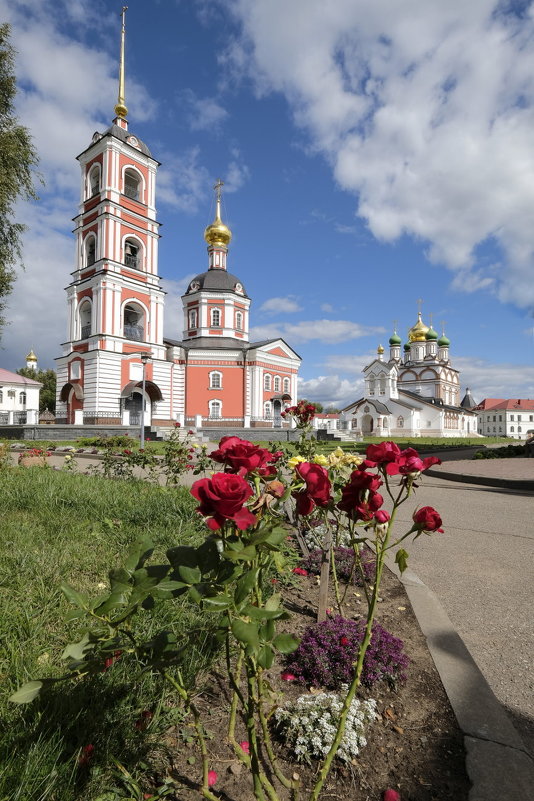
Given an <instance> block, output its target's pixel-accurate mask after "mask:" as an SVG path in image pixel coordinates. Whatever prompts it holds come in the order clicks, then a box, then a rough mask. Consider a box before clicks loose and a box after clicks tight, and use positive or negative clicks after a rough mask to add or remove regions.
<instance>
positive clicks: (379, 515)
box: [375, 509, 391, 523]
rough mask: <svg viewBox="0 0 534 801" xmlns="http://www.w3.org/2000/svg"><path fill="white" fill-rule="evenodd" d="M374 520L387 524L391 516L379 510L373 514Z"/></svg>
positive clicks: (383, 510)
mask: <svg viewBox="0 0 534 801" xmlns="http://www.w3.org/2000/svg"><path fill="white" fill-rule="evenodd" d="M375 520H376V522H377V523H389V521H390V520H391V515H390V514H389V512H386V510H385V509H379V510H378V512H375Z"/></svg>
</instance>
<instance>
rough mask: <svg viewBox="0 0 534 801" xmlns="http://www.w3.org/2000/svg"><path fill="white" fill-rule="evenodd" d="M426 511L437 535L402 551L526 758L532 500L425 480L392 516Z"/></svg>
mask: <svg viewBox="0 0 534 801" xmlns="http://www.w3.org/2000/svg"><path fill="white" fill-rule="evenodd" d="M417 506H433V507H434V508H435V509H437V510H438V512H439V513H440V515H441V517H442V519H443V528H444V530H445V531H444V533H443V534H438V533H434V534H432V535H429V536H428V535H422V536H420V537H419V538H418V539H417V540H416V541H415V542H411V541H410V540H408V542H409V544H406V545H404V544H403V545H404V547H405V548H406V550H407V551H408V553H409V555H410V556H409V561H408V564H409V567H410V568H411V569H412V570H413V571H414V573H416V574H417V575H418V576H419V578H420V579H421V580H422V581H423V582H424V583H425V584H426V585H427V586H428V587H429V588H430V589H431V590H433V591H434V592H435V593H436V595H437V596H438V598H439V599H440V601H441V603H442V605H443V607H444V608H445V611H446V612H447V614H448V615H449V617H450V619H451V621H452V624H453V626H454V627H455V628H456V630H457V632H458V633H459V635H460V636H461V637H462V639H463V641H464V642H465V644H466V646H467V648H468V649H469V651H470V652H471V654H472V656H473V658H474V659H475V661H476V662H477V664H478V666H479V668H480V669H481V671H482V673H483V674H484V676H485V678H486V679H487V681H488V683H489V684H490V686H491V688H492V689H493V692H494V693H495V695H496V696H497V698H498V699H499V700H500V701H501V702H502V704H503V706H504V707H505V709H506V710H507V711H508V712H509V714H510V716H511V718H512V722H513V723H514V725H515V726H516V728H517V729H518V731H519V732H520V734H521V735H522V737H523V740H524V741H525V745H526V747H527V748H528V749H529V750H530V752H531V753H532V754H533V755H534V692H533V690H534V670H533V665H534V605H533V600H534V593H533V585H534V582H533V578H534V524H533V518H534V497H533V495H532V493H526V492H521V491H513V490H510V489H496V488H493V487H484V486H480V485H474V484H458V483H455V482H451V481H446V480H444V479H437V478H432V477H429V476H427V477H425V478H424V479H423V480H422V481H421V484H420V487H419V488H418V489H417V490H416V492H415V494H414V496H412V497H411V498H409V499H408V501H407V502H406V503H405V504H403V505H402V506H401V507H400V508H399V510H398V513H397V521H396V531H397V532H398V533H399V534H400V533H401V532H404V531H407V530H408V529H409V528H410V526H411V522H412V521H411V516H412V514H413V511H414V510H415V508H416V507H417Z"/></svg>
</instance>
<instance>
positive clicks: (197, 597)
mask: <svg viewBox="0 0 534 801" xmlns="http://www.w3.org/2000/svg"><path fill="white" fill-rule="evenodd" d="M187 594H188V595H189V597H190V598H191V600H192V601H194V602H195V603H197V604H199V603H200V602H201V601H202V599H203V598H204V596H203V595H202V594H201V593H200V592H199V591H198V590H197V588H196V587H195V585H194V584H193V585H192V586H191V587H189V589H188V590H187Z"/></svg>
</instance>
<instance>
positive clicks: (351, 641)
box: [286, 615, 409, 690]
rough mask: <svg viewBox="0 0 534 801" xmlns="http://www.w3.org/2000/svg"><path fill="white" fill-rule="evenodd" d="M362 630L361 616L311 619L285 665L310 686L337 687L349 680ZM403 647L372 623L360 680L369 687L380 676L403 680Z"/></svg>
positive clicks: (390, 635) (361, 637) (362, 634)
mask: <svg viewBox="0 0 534 801" xmlns="http://www.w3.org/2000/svg"><path fill="white" fill-rule="evenodd" d="M364 631H365V622H364V621H363V620H347V619H346V618H344V617H341V616H339V615H338V616H337V617H333V618H330V619H329V620H325V621H324V622H323V623H315V624H314V625H313V626H309V627H308V628H307V629H306V631H305V633H304V636H303V637H302V640H301V641H300V645H299V647H298V648H297V650H296V651H294V652H293V653H292V654H291V656H290V657H289V658H288V663H287V668H286V669H287V670H288V671H290V672H291V673H293V674H294V675H295V677H296V679H297V680H298V681H301V682H303V683H304V684H310V685H313V686H314V687H326V688H328V689H332V690H337V689H339V688H340V687H341V685H342V684H350V682H351V680H352V677H353V673H354V662H355V661H356V659H357V657H358V649H359V647H360V643H361V642H362V640H363V637H364ZM403 647H404V643H403V642H402V640H400V639H399V638H398V637H394V636H393V635H392V634H390V633H389V631H386V629H385V628H383V627H382V626H381V625H380V624H379V623H375V624H374V626H373V636H372V638H371V642H370V644H369V648H368V649H367V653H366V654H365V659H364V662H363V671H362V679H361V680H362V684H365V685H366V686H367V687H372V685H373V684H375V682H377V681H380V680H381V679H386V680H387V681H388V682H390V683H391V684H395V683H396V682H398V681H404V680H405V679H406V673H405V671H406V668H407V667H408V662H409V659H408V657H407V656H406V654H405V653H404V652H403Z"/></svg>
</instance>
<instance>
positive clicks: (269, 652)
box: [257, 645, 274, 670]
mask: <svg viewBox="0 0 534 801" xmlns="http://www.w3.org/2000/svg"><path fill="white" fill-rule="evenodd" d="M257 659H258V664H259V665H260V666H261V667H262V668H263V669H264V670H269V668H270V667H271V665H272V664H273V662H274V651H273V649H272V648H271V646H270V645H264V646H263V647H262V648H260V650H259V652H258V657H257Z"/></svg>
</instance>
